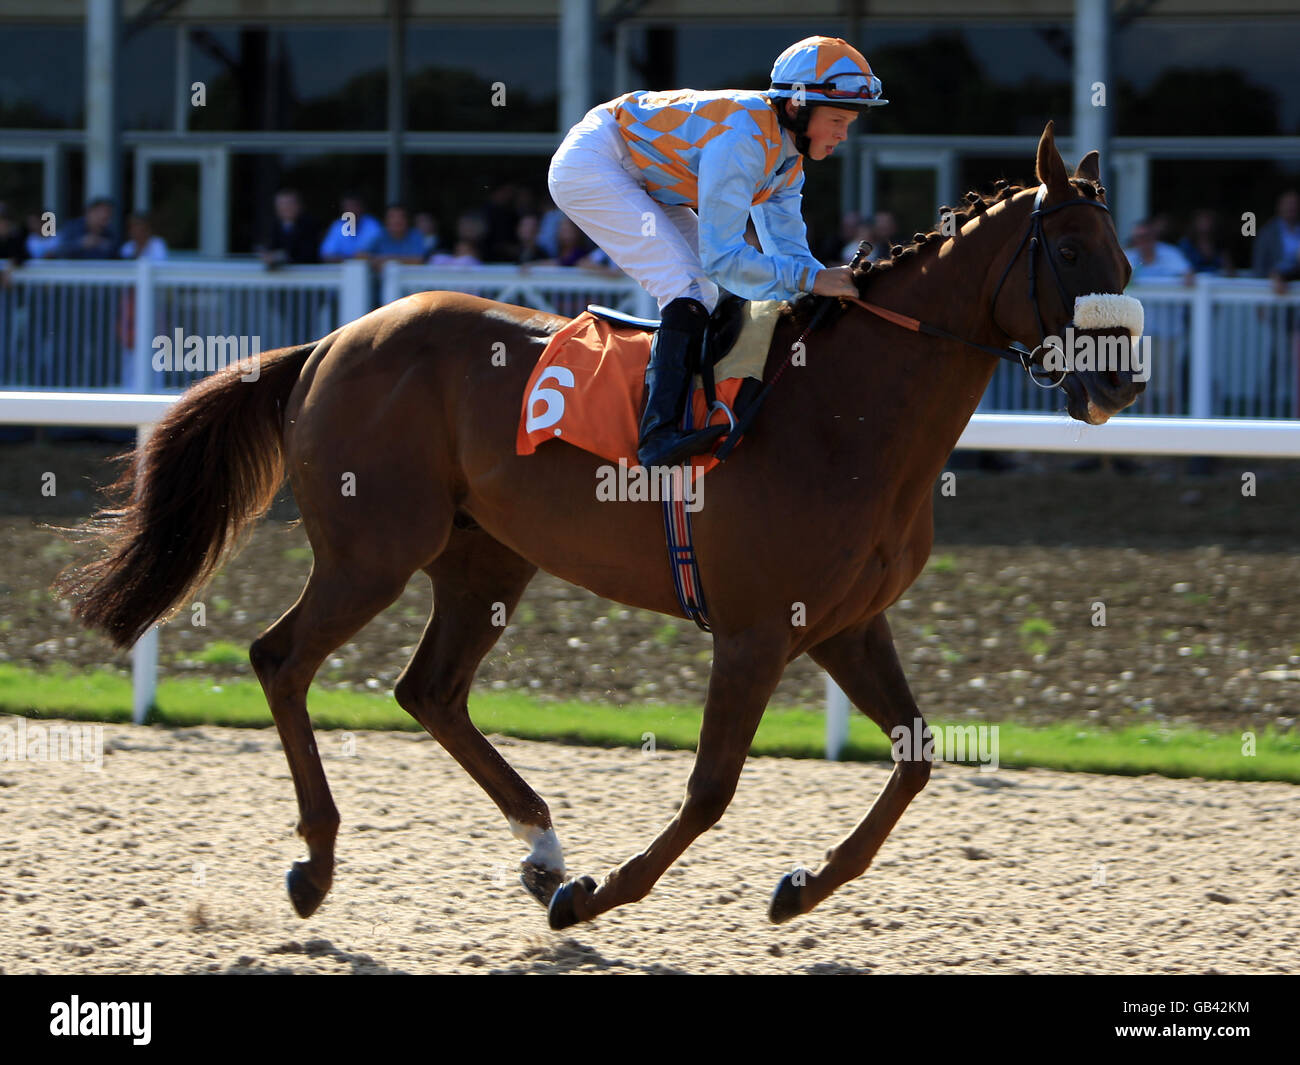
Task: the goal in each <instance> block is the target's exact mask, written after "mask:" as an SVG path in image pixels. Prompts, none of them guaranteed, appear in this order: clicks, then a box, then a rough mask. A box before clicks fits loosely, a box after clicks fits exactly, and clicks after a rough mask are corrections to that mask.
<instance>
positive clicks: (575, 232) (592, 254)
mask: <svg viewBox="0 0 1300 1065" xmlns="http://www.w3.org/2000/svg"><path fill="white" fill-rule="evenodd" d="M555 235H556V240H557V241H558V242H559V246H558V248H557V251H558V252H559V254H558V255H556V256H555V258H554V260H552V261H553V264H554V265H555V266H577V267H579V268H581V269H583V270H593V271H597V272H599V273H607V274H619V273H622V271H621V270H619V269H618V268H617V267H615V266H614V264H613V262H611V261H610V258H609V256H608V255H606V254H605V253H604V252H603V251H601V250H600V249H599V248H593V247H592V245H591V244H590V242H589V241H588V240H587V237H586V234H584V233H583V232H582V230H581V229H579V228H578V227H577V226H576V225H574V224H573V221H572V220H571V219H570V218H569V217H568V216H567V215H562V216H561V218H560V225H559V228H558V229H557V230H556V234H555Z"/></svg>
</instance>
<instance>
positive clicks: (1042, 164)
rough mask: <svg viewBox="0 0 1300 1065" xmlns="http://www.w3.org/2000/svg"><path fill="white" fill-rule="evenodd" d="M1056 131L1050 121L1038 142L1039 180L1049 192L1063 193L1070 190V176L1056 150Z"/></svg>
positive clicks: (1049, 120)
mask: <svg viewBox="0 0 1300 1065" xmlns="http://www.w3.org/2000/svg"><path fill="white" fill-rule="evenodd" d="M1055 131H1056V126H1055V124H1054V123H1053V122H1052V121H1051V119H1048V122H1047V125H1046V126H1045V127H1044V128H1043V136H1042V138H1041V139H1040V140H1039V142H1038V165H1037V171H1038V180H1039V181H1041V182H1042V183H1043V184H1044V185H1046V186H1047V188H1048V191H1049V192H1059V193H1063V192H1066V191H1068V190H1069V187H1070V175H1069V174H1067V173H1066V171H1065V161H1064V160H1063V159H1062V158H1061V153H1060V152H1058V151H1057V150H1056V137H1055Z"/></svg>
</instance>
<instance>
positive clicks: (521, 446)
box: [515, 311, 762, 476]
mask: <svg viewBox="0 0 1300 1065" xmlns="http://www.w3.org/2000/svg"><path fill="white" fill-rule="evenodd" d="M653 339H654V335H653V334H652V333H648V332H645V331H643V330H640V329H635V328H631V327H628V326H620V325H618V324H616V323H614V322H609V321H606V320H605V319H603V318H598V317H596V316H595V315H593V314H591V313H590V312H589V311H583V312H582V314H580V315H578V317H577V318H575V319H573V321H571V322H569V324H568V325H566V326H565V327H564V328H563V329H561V330H560V331H559V332H558V333H556V334H555V335H554V336H553V337H552V338H551V339H550V342H549V343H548V344H547V345H546V349H545V350H544V351H543V352H542V355H541V358H539V359H538V360H537V365H536V366H535V367H534V368H533V372H532V376H530V377H529V379H528V386H527V387H526V388H525V389H524V406H523V412H522V414H521V415H520V418H519V431H518V434H517V436H516V437H515V452H516V454H519V455H531V454H532V453H533V452H534V451H535V450H536V449H537V445H539V444H542V443H545V442H546V441H547V440H564V441H567V442H568V443H570V444H572V445H573V446H574V447H580V448H582V449H583V450H584V451H590V452H591V453H592V454H594V455H599V456H600V457H601V458H603V459H608V460H610V461H611V462H617V461H618V460H619V459H624V460H626V462H627V464H628V465H629V466H635V465H636V464H637V462H636V445H637V436H638V433H639V428H640V422H641V408H642V405H643V403H644V400H645V368H646V365H647V364H648V363H649V361H650V345H651V342H652V341H653ZM729 359H730V356H728V360H729ZM726 361H727V360H724V363H725V362H726ZM723 369H724V365H723V363H720V364H719V365H718V367H717V368H716V370H717V378H718V380H717V397H718V399H719V400H720V401H721V402H723V403H725V404H726V405H727V406H728V407H731V406H732V404H733V403H734V402H735V399H736V394H737V393H738V392H739V391H740V386H741V385H742V384H743V383H744V380H743V377H731V378H727V379H725V380H724V379H723V375H722V370H723ZM761 373H762V369H761V365H760V368H759V374H760V375H761ZM698 384H699V378H698V377H697V378H696V386H697V387H695V389H694V391H693V392H692V396H691V404H692V406H691V411H692V417H691V424H692V425H694V426H697V427H698V426H702V425H704V424H706V423H708V424H720V425H726V424H727V423H728V419H727V415H726V412H725V411H722V410H714V412H713V416H712V418H706V414H707V411H708V405H707V403H706V401H705V398H704V389H703V388H700V387H698ZM691 462H692V465H694V466H695V467H696V470H695V473H696V476H699V475H701V474H703V473H706V472H707V471H708V470H711V469H712V468H713V467H714V466H716V465H717V464H718V460H717V459H716V458H714V456H713V454H712V452H706V453H705V454H702V455H696V456H694V458H692V460H691Z"/></svg>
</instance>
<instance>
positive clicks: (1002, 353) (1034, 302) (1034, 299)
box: [841, 185, 1110, 388]
mask: <svg viewBox="0 0 1300 1065" xmlns="http://www.w3.org/2000/svg"><path fill="white" fill-rule="evenodd" d="M1046 197H1047V186H1046V185H1039V186H1038V193H1037V195H1035V197H1034V210H1033V212H1032V213H1031V214H1030V216H1029V227H1028V228H1027V229H1026V230H1025V234H1024V236H1022V237H1021V238H1020V243H1019V244H1017V245H1016V250H1015V253H1014V254H1013V255H1012V256H1011V258H1010V259H1008V260H1007V265H1006V266H1005V267H1004V268H1003V270H1002V276H1001V277H1000V278H998V284H997V287H996V288H995V289H994V290H993V299H992V300H991V301H990V302H989V317H990V318H992V319H993V324H994V326H995V327H997V328H999V329H1000V328H1001V327H1000V326H998V324H997V319H996V318H995V317H994V311H995V309H996V307H997V305H998V295H999V294H1000V293H1001V292H1002V285H1003V283H1004V282H1005V281H1006V279H1007V275H1009V274H1010V273H1011V268H1012V267H1013V266H1014V265H1015V263H1016V260H1017V259H1019V258H1020V253H1021V252H1022V251H1023V250H1024V247H1025V244H1026V242H1028V244H1029V303H1030V306H1032V307H1033V308H1034V320H1035V321H1036V322H1037V323H1038V336H1039V342H1038V346H1037V347H1036V348H1034V350H1033V351H1030V350H1029V349H1028V348H1026V347H1025V346H1024V345H1023V344H1021V343H1020V342H1019V341H1017V340H1013V341H1012V342H1011V343H1010V344H1009V345H1008V346H1007V347H1004V348H999V347H994V346H992V345H990V344H977V343H976V342H975V341H973V340H967V339H966V338H965V337H959V336H957V335H956V334H955V333H949V332H948V331H947V330H946V329H940V328H939V327H938V326H936V325H930V324H928V323H926V322H922V321H920V320H918V319H916V318H912V317H909V316H908V315H906V314H900V313H899V312H898V311H891V310H889V309H888V308H885V307H880V306H877V305H876V304H874V303H868V302H867V301H866V300H863V299H858V298H857V297H855V296H844V297H841V298H843V299H846V300H848V301H849V302H850V303H856V304H857V305H858V306H859V307H862V308H864V309H865V310H868V311H870V312H871V313H872V314H874V315H877V316H878V317H880V318H883V319H885V321H887V322H893V323H894V325H897V326H901V327H902V328H904V329H908V330H910V331H911V332H913V333H921V334H924V335H925V336H931V337H935V338H937V339H940V340H951V341H954V342H956V343H958V344H965V345H966V346H967V347H970V348H977V349H979V350H980V351H983V352H986V353H987V354H989V355H996V356H998V358H1001V359H1007V360H1008V361H1010V362H1014V363H1017V364H1019V366H1020V368H1021V369H1023V370H1024V371H1025V373H1027V374H1029V379H1030V380H1031V381H1033V382H1034V384H1036V385H1038V386H1039V387H1040V388H1058V387H1059V386H1060V385H1061V383H1062V382H1064V380H1065V371H1064V370H1062V371H1061V375H1060V377H1058V378H1057V379H1056V380H1055V381H1050V382H1049V383H1047V384H1044V383H1043V382H1042V381H1041V380H1040V379H1039V378H1038V376H1037V375H1036V374H1035V373H1034V367H1035V365H1036V360H1038V359H1039V358H1040V356H1039V352H1041V351H1042V350H1043V348H1044V347H1046V341H1047V330H1046V329H1044V328H1043V315H1042V312H1041V311H1040V310H1039V308H1038V271H1037V268H1036V263H1037V261H1038V259H1037V254H1036V253H1037V251H1038V249H1039V248H1041V249H1042V251H1043V254H1044V255H1046V256H1047V265H1048V266H1050V267H1051V269H1052V278H1053V280H1055V281H1056V288H1057V291H1058V292H1060V294H1061V303H1062V305H1063V306H1064V307H1065V308H1066V309H1067V310H1070V309H1071V308H1072V307H1073V304H1072V303H1071V300H1070V296H1069V293H1068V292H1066V291H1065V283H1064V282H1063V281H1062V280H1061V274H1060V271H1059V270H1057V268H1056V260H1055V259H1053V258H1052V252H1051V249H1050V248H1049V247H1048V246H1047V240H1046V238H1045V237H1044V234H1043V216H1044V215H1049V214H1051V213H1052V212H1054V211H1060V210H1063V209H1065V208H1066V207H1082V206H1084V205H1087V206H1090V207H1100V208H1101V209H1102V210H1103V211H1109V210H1110V208H1109V207H1107V206H1106V205H1105V204H1104V203H1101V202H1100V201H1098V200H1090V199H1087V198H1086V197H1075V198H1074V199H1071V200H1066V201H1065V202H1064V203H1058V204H1056V205H1055V206H1054V207H1044V206H1043V200H1044V199H1045V198H1046ZM1073 324H1074V322H1073V315H1071V321H1070V322H1068V323H1067V326H1069V325H1073Z"/></svg>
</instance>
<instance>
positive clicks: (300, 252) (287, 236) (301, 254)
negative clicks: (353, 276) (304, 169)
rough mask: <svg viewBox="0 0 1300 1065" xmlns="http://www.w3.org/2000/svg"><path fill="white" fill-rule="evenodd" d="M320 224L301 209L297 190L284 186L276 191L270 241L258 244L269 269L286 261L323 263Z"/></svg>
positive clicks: (300, 199) (260, 253) (258, 250)
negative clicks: (321, 258)
mask: <svg viewBox="0 0 1300 1065" xmlns="http://www.w3.org/2000/svg"><path fill="white" fill-rule="evenodd" d="M319 240H320V227H319V226H318V225H317V224H316V222H315V220H314V219H312V218H311V217H310V216H309V215H308V214H307V213H306V212H305V211H304V210H303V209H302V197H301V196H299V195H298V190H297V189H281V190H280V191H279V192H277V193H276V194H275V222H274V223H273V224H272V227H271V237H270V239H269V240H267V241H265V242H264V243H262V244H259V245H258V246H257V249H256V250H257V252H258V254H259V255H261V257H262V262H264V263H265V264H266V265H267V267H268V268H274V267H277V266H283V265H284V264H285V263H318V262H320V252H319V244H318V241H319Z"/></svg>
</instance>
